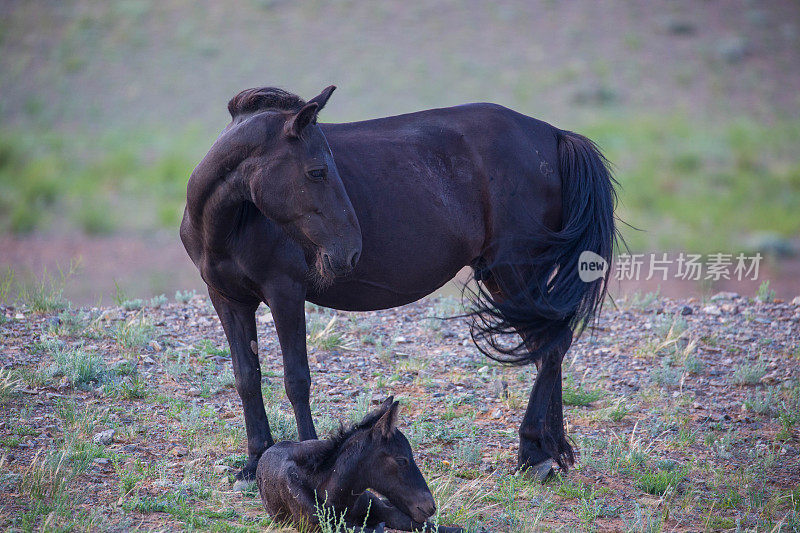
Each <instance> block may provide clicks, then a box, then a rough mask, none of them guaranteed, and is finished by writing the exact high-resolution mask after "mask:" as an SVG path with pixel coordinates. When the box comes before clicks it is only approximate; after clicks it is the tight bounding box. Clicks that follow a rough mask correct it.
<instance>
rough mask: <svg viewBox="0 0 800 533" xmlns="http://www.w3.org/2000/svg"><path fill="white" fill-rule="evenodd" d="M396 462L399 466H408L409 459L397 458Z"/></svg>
mask: <svg viewBox="0 0 800 533" xmlns="http://www.w3.org/2000/svg"><path fill="white" fill-rule="evenodd" d="M394 460H395V461H397V464H398V465H399V466H408V459H406V458H405V457H395V458H394Z"/></svg>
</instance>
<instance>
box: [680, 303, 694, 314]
mask: <svg viewBox="0 0 800 533" xmlns="http://www.w3.org/2000/svg"><path fill="white" fill-rule="evenodd" d="M693 312H694V311H692V308H691V307H689V306H688V305H684V306H683V308H682V309H681V316H686V315H691V314H692V313H693Z"/></svg>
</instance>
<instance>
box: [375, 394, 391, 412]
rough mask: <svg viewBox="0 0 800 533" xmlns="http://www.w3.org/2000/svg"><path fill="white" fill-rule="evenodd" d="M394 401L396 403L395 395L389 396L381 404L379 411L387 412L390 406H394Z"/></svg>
mask: <svg viewBox="0 0 800 533" xmlns="http://www.w3.org/2000/svg"><path fill="white" fill-rule="evenodd" d="M393 403H394V396H389V397H388V398H386V399H385V400H383V403H382V404H381V406H380V407H378V411H380V412H381V413H385V412H386V411H388V410H389V408H390V407H391V406H392V404H393Z"/></svg>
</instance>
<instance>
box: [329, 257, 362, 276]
mask: <svg viewBox="0 0 800 533" xmlns="http://www.w3.org/2000/svg"><path fill="white" fill-rule="evenodd" d="M360 255H361V254H360V252H359V251H358V250H355V251H352V252H350V253H349V254H348V255H347V260H346V261H339V260H337V259H336V258H334V257H331V255H330V254H328V253H325V252H323V253H322V267H323V268H324V269H325V271H326V272H327V273H328V274H330V275H332V276H333V277H337V278H340V277H342V276H346V275H347V274H349V273H350V272H352V271H353V269H354V268H355V267H356V265H357V264H358V259H359V256H360Z"/></svg>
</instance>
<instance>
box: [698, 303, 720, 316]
mask: <svg viewBox="0 0 800 533" xmlns="http://www.w3.org/2000/svg"><path fill="white" fill-rule="evenodd" d="M703 312H704V313H705V314H707V315H721V314H722V310H721V309H720V308H719V307H717V306H716V305H707V306H705V307H704V308H703Z"/></svg>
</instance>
